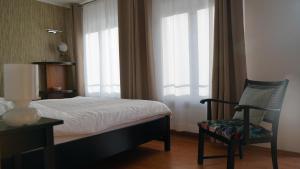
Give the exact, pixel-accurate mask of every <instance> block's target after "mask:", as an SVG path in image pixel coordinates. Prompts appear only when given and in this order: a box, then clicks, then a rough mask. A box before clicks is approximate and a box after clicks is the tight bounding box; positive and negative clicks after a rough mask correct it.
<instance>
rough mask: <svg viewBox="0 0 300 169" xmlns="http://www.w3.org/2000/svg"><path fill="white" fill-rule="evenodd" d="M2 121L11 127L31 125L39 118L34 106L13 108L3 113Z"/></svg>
mask: <svg viewBox="0 0 300 169" xmlns="http://www.w3.org/2000/svg"><path fill="white" fill-rule="evenodd" d="M2 118H3V121H4V122H5V123H6V124H7V125H9V126H13V127H19V126H24V125H31V124H34V123H36V122H37V121H39V120H40V118H41V117H40V116H39V115H38V113H37V110H36V109H34V108H14V109H12V110H10V111H8V112H6V113H5V114H4V115H3V117H2Z"/></svg>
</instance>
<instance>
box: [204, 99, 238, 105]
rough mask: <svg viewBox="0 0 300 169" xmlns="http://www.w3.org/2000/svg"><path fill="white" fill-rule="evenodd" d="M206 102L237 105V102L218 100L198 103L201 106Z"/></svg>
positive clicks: (206, 100) (205, 100)
mask: <svg viewBox="0 0 300 169" xmlns="http://www.w3.org/2000/svg"><path fill="white" fill-rule="evenodd" d="M206 102H217V103H225V104H231V105H238V104H239V103H237V102H230V101H225V100H220V99H203V100H201V101H200V103H201V104H204V103H206Z"/></svg>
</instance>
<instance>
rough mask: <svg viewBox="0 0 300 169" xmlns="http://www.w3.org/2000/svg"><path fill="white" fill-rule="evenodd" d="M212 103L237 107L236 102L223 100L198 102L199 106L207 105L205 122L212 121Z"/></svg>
mask: <svg viewBox="0 0 300 169" xmlns="http://www.w3.org/2000/svg"><path fill="white" fill-rule="evenodd" d="M212 102H217V103H225V104H230V105H238V103H236V102H230V101H224V100H219V99H203V100H201V101H200V103H201V104H205V103H207V120H211V119H212V112H211V103H212Z"/></svg>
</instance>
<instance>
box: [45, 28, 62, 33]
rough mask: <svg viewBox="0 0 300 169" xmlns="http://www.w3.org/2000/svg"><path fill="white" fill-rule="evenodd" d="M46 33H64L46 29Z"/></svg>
mask: <svg viewBox="0 0 300 169" xmlns="http://www.w3.org/2000/svg"><path fill="white" fill-rule="evenodd" d="M46 31H47V32H48V33H53V34H57V33H62V32H63V31H61V30H57V29H46Z"/></svg>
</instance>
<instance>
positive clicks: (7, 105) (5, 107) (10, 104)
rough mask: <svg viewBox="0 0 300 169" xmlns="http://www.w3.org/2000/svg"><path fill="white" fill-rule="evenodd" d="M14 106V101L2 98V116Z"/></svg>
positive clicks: (0, 110)
mask: <svg viewBox="0 0 300 169" xmlns="http://www.w3.org/2000/svg"><path fill="white" fill-rule="evenodd" d="M0 99H1V98H0ZM14 107H15V106H14V103H13V102H11V101H5V100H4V99H2V100H0V116H2V115H3V114H4V113H6V112H7V111H8V110H11V109H13V108H14Z"/></svg>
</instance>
